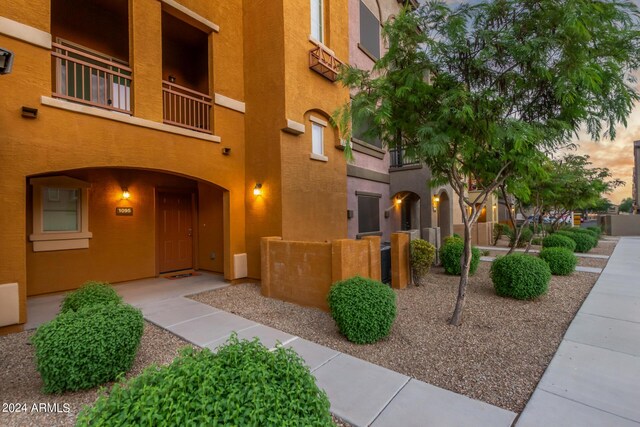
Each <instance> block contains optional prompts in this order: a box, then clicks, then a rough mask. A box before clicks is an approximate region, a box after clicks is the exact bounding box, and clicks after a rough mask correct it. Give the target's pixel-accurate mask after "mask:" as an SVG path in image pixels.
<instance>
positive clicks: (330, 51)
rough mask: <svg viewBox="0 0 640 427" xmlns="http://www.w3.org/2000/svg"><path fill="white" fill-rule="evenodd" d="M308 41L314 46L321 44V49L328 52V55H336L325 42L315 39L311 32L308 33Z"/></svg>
mask: <svg viewBox="0 0 640 427" xmlns="http://www.w3.org/2000/svg"><path fill="white" fill-rule="evenodd" d="M309 41H310V42H311V43H313V44H315V45H316V46H321V47H322V49H323V50H325V51H327V52H328V53H329V55H331V56H336V53H335V52H334V51H333V50H331V49H329V47H328V46H327V45H326V44H324V43H322V42H321V41H320V40H316V38H315V37H313V36H312V35H311V34H309Z"/></svg>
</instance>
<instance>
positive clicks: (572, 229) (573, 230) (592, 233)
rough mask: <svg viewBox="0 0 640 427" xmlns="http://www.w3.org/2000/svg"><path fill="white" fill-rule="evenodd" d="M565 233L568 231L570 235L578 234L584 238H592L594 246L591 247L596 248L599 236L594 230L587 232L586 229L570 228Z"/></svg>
mask: <svg viewBox="0 0 640 427" xmlns="http://www.w3.org/2000/svg"><path fill="white" fill-rule="evenodd" d="M567 231H569V232H570V233H578V234H583V235H585V236H590V237H593V239H594V241H595V244H594V245H593V247H594V248H595V247H596V246H598V239H600V235H599V234H598V233H597V232H595V231H594V230H589V229H587V228H570V229H568V230H567Z"/></svg>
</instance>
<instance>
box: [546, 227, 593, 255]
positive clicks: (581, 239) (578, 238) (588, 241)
mask: <svg viewBox="0 0 640 427" xmlns="http://www.w3.org/2000/svg"><path fill="white" fill-rule="evenodd" d="M555 234H559V235H561V236H567V237H569V238H571V239H572V240H573V241H574V242H576V249H575V252H581V253H585V252H589V251H590V250H591V249H592V248H594V247H595V246H596V244H597V241H596V239H594V238H593V236H591V235H589V234H586V233H581V232H575V231H558V232H557V233H555Z"/></svg>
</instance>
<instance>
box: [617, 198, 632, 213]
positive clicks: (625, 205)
mask: <svg viewBox="0 0 640 427" xmlns="http://www.w3.org/2000/svg"><path fill="white" fill-rule="evenodd" d="M632 206H633V199H632V198H631V197H627V198H626V199H624V200H622V202H621V203H620V207H619V208H618V212H625V213H629V212H631V207H632Z"/></svg>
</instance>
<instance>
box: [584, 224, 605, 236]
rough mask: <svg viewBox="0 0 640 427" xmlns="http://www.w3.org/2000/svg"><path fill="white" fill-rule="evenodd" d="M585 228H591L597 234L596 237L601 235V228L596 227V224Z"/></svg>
mask: <svg viewBox="0 0 640 427" xmlns="http://www.w3.org/2000/svg"><path fill="white" fill-rule="evenodd" d="M587 230H591V231H593V232H594V233H596V234H597V235H598V238H600V236H602V228H600V227H598V226H597V225H592V226H591V227H587Z"/></svg>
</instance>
